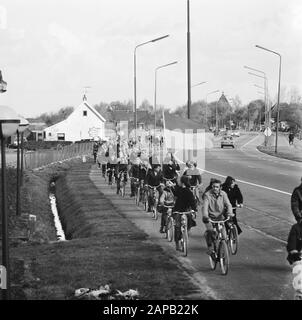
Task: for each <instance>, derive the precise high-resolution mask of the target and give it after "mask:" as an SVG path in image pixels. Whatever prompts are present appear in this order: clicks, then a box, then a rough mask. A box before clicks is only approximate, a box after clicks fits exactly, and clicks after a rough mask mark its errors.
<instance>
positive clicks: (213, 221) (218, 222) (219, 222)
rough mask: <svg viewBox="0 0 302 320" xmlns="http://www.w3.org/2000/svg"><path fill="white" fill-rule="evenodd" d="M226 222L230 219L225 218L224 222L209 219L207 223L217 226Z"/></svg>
mask: <svg viewBox="0 0 302 320" xmlns="http://www.w3.org/2000/svg"><path fill="white" fill-rule="evenodd" d="M228 220H230V217H227V218H226V219H225V220H220V221H215V220H212V219H210V218H209V221H210V222H212V223H217V224H224V223H225V222H227V221H228Z"/></svg>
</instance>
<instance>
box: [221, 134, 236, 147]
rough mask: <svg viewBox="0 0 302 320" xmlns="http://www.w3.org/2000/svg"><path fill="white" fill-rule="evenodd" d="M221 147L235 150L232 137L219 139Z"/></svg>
mask: <svg viewBox="0 0 302 320" xmlns="http://www.w3.org/2000/svg"><path fill="white" fill-rule="evenodd" d="M223 147H232V148H233V149H234V148H235V145H234V140H233V137H231V136H224V137H223V138H222V139H221V148H223Z"/></svg>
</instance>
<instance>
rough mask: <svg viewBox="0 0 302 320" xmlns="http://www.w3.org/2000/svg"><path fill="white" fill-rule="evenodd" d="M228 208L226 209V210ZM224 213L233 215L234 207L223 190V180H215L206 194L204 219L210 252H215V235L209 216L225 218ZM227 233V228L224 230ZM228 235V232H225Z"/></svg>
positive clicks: (216, 218) (214, 218)
mask: <svg viewBox="0 0 302 320" xmlns="http://www.w3.org/2000/svg"><path fill="white" fill-rule="evenodd" d="M225 210H226V211H225ZM224 214H226V215H227V216H230V217H232V216H233V215H234V214H233V208H232V205H231V203H230V201H229V198H228V196H227V194H226V193H225V192H224V191H223V190H221V181H220V180H214V181H213V183H212V189H211V190H209V191H208V192H206V194H205V196H204V203H203V212H202V216H203V217H202V221H203V223H204V224H205V226H206V229H207V230H206V232H205V238H206V242H207V246H208V254H209V255H211V254H212V252H213V239H214V236H215V233H214V229H213V226H212V224H211V223H210V221H209V218H210V219H212V220H217V221H219V220H224ZM223 232H224V233H225V230H223ZM224 236H225V237H226V234H224Z"/></svg>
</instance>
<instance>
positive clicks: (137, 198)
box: [135, 187, 140, 206]
mask: <svg viewBox="0 0 302 320" xmlns="http://www.w3.org/2000/svg"><path fill="white" fill-rule="evenodd" d="M139 192H140V190H139V188H136V187H135V204H136V205H137V206H138V205H139Z"/></svg>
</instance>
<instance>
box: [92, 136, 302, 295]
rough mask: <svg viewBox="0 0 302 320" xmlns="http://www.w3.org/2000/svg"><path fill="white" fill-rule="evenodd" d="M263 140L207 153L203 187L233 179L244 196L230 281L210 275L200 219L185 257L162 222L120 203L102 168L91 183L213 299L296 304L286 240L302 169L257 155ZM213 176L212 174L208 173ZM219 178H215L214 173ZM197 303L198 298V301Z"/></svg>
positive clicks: (246, 140)
mask: <svg viewBox="0 0 302 320" xmlns="http://www.w3.org/2000/svg"><path fill="white" fill-rule="evenodd" d="M259 139H261V137H256V136H243V137H240V138H238V139H237V140H236V148H235V149H221V148H220V146H219V144H218V143H217V146H216V147H215V148H213V149H212V150H211V151H207V152H206V165H205V172H204V173H203V175H202V177H203V182H204V185H205V186H206V185H207V184H208V182H209V180H210V178H211V177H213V176H215V174H217V177H220V178H221V179H222V180H223V177H221V175H222V176H226V175H232V176H233V177H235V178H236V179H237V181H238V184H239V187H240V188H241V191H242V192H243V196H244V206H245V207H244V208H243V209H241V210H240V211H239V212H238V216H239V220H240V224H241V226H242V228H243V233H242V234H241V235H240V243H239V251H238V253H237V255H235V256H231V263H230V270H229V273H228V275H227V276H223V275H221V274H220V270H219V266H218V268H217V270H216V271H212V270H211V269H210V266H209V258H208V256H207V254H206V244H205V240H204V237H203V234H204V231H205V229H204V226H203V223H202V221H201V214H200V213H199V215H198V217H197V227H195V228H193V229H192V230H191V232H190V238H189V254H188V257H183V256H182V254H181V253H180V252H177V251H175V249H174V243H169V242H168V241H167V240H166V239H163V236H162V235H161V234H160V233H159V232H158V231H159V226H160V225H159V221H154V220H152V219H151V216H150V214H148V213H146V212H144V211H143V210H142V208H137V207H136V206H135V205H134V204H133V200H132V199H130V198H129V197H126V198H124V199H121V198H120V197H119V196H116V195H115V194H114V193H115V190H114V189H110V188H108V187H107V186H106V184H105V182H104V180H103V179H102V178H101V175H100V172H99V170H98V169H93V170H92V172H91V179H92V180H93V181H94V182H95V184H96V186H97V187H98V188H100V189H101V191H102V192H104V193H105V194H106V195H107V196H108V197H110V199H111V201H112V202H113V203H114V205H115V206H116V208H117V209H118V210H120V211H121V212H123V214H125V215H126V216H127V217H128V218H129V219H131V220H132V221H133V222H134V223H135V224H136V225H137V226H139V227H140V228H142V229H143V230H144V231H145V232H146V233H148V234H149V236H150V240H151V241H156V242H157V243H159V244H160V245H161V246H162V248H163V249H164V250H166V252H167V254H169V255H171V256H173V257H174V258H176V259H178V260H179V261H180V262H181V264H182V266H183V268H184V269H185V270H186V272H188V273H189V274H190V275H191V276H192V277H193V278H194V280H195V281H196V283H198V284H199V285H200V287H201V288H203V290H204V291H205V292H206V293H207V294H208V296H209V297H211V298H215V299H248V300H254V299H261V300H262V299H292V298H293V289H292V285H291V283H292V274H291V268H290V266H289V265H288V263H287V261H286V250H285V245H286V239H287V235H288V232H289V229H290V226H291V225H292V223H293V222H294V219H293V217H292V214H291V212H290V194H291V192H292V190H293V188H294V187H295V186H297V185H298V184H299V180H300V176H301V172H302V169H301V165H300V164H299V163H293V162H291V161H287V160H283V159H277V158H272V157H270V156H267V155H264V154H262V153H260V152H259V151H256V150H255V145H257V144H259V143H258V142H259ZM209 172H210V173H209ZM214 173H215V174H214ZM195 298H196V297H195Z"/></svg>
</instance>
